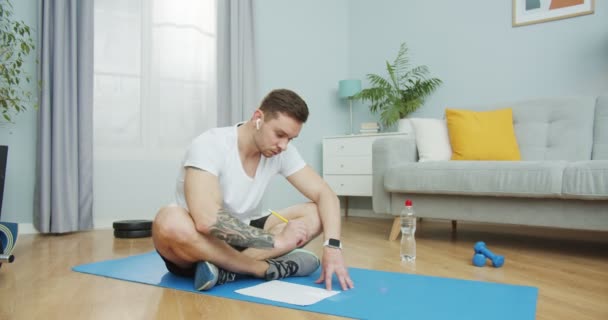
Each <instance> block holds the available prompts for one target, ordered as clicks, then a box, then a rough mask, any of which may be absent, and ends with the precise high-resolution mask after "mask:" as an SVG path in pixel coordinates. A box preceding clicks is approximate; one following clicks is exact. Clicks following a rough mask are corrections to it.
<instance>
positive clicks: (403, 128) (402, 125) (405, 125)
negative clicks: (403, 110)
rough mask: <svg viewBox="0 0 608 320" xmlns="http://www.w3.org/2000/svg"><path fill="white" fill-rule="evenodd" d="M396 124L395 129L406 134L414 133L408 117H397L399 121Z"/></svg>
mask: <svg viewBox="0 0 608 320" xmlns="http://www.w3.org/2000/svg"><path fill="white" fill-rule="evenodd" d="M397 124H398V127H397V131H399V132H403V133H407V134H413V133H414V127H412V123H411V122H410V119H408V118H403V119H399V122H398V123H397Z"/></svg>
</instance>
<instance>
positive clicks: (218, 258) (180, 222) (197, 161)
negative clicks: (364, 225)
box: [153, 89, 353, 290]
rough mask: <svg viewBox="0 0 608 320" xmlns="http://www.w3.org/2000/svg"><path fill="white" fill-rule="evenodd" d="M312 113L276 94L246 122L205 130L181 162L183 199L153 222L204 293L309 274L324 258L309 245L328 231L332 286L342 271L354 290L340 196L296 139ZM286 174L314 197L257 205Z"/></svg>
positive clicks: (159, 244)
mask: <svg viewBox="0 0 608 320" xmlns="http://www.w3.org/2000/svg"><path fill="white" fill-rule="evenodd" d="M307 118H308V107H307V106H306V103H305V102H304V100H302V98H300V97H299V96H298V95H297V94H296V93H294V92H293V91H290V90H286V89H280V90H274V91H272V92H270V93H269V94H268V95H267V96H266V97H265V98H264V100H263V101H262V103H261V105H260V107H259V109H256V110H255V112H254V113H253V115H252V117H251V119H250V120H249V121H248V122H243V123H239V124H237V125H236V126H232V127H224V128H215V129H211V130H208V131H206V132H204V133H203V134H201V135H200V136H198V137H197V138H196V139H195V140H194V141H193V143H192V145H191V146H190V148H189V150H188V152H187V153H186V155H185V157H184V160H183V162H182V166H181V170H180V173H179V176H178V178H177V190H176V194H175V203H174V204H171V205H169V206H167V207H164V208H162V209H160V211H159V212H158V214H157V215H156V218H155V220H154V223H153V240H154V246H155V247H156V250H157V251H158V252H159V254H160V255H161V257H162V258H163V260H164V261H165V263H166V265H167V269H168V270H169V271H170V272H172V273H174V274H177V275H181V276H189V277H194V285H195V288H196V289H197V290H209V289H211V288H212V287H213V286H215V285H219V284H223V283H225V282H228V281H234V280H235V279H237V278H239V277H240V276H243V275H246V276H253V277H257V278H262V279H266V280H274V279H281V278H285V277H289V276H307V275H310V274H311V273H313V272H314V271H315V270H316V269H317V268H318V267H319V264H320V263H319V259H318V258H317V257H316V256H315V255H314V254H313V253H312V252H309V251H306V250H303V249H297V248H299V247H302V246H304V245H305V244H306V243H308V242H309V241H310V240H312V239H313V238H315V237H316V236H318V235H319V234H320V233H321V231H323V233H324V238H325V247H324V249H323V259H322V261H323V263H322V272H321V276H320V277H319V278H318V279H317V281H316V283H322V282H325V286H326V288H327V289H328V290H331V282H332V277H333V274H334V273H335V274H336V276H337V278H338V280H339V282H340V285H341V287H342V289H343V290H348V289H350V288H353V281H352V280H351V279H350V276H349V274H348V270H347V268H346V266H345V264H344V260H343V257H342V251H341V244H340V229H341V226H340V203H339V200H338V198H337V196H336V194H335V193H334V192H333V191H332V190H331V188H330V187H329V186H328V185H327V183H325V181H323V179H322V178H321V177H320V176H319V175H318V174H317V173H316V172H315V171H314V170H313V169H312V168H310V167H309V166H307V165H306V164H305V163H304V161H303V160H302V158H301V156H300V154H299V153H298V151H297V150H296V148H295V147H294V146H292V145H289V148H288V144H289V142H290V141H291V140H292V139H294V138H295V137H297V136H298V135H299V133H300V130H301V129H302V125H303V123H304V122H306V120H307ZM276 174H281V175H283V176H284V177H286V178H287V180H288V181H289V182H290V183H291V184H292V185H293V186H294V187H295V188H296V189H297V190H298V191H300V192H301V193H302V194H303V195H304V196H306V197H307V198H308V199H310V200H311V201H312V202H309V203H304V204H297V205H294V206H291V207H289V208H286V209H283V210H277V211H278V213H279V214H280V215H281V216H282V217H285V218H286V219H287V220H288V221H289V222H287V223H286V222H284V221H282V220H281V219H280V218H278V217H277V216H275V215H269V212H267V211H264V210H261V209H260V208H259V204H260V200H261V199H262V196H263V194H264V191H265V189H266V187H267V185H268V183H269V182H270V180H271V178H272V177H273V176H274V175H276Z"/></svg>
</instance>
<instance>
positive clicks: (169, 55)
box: [94, 0, 217, 220]
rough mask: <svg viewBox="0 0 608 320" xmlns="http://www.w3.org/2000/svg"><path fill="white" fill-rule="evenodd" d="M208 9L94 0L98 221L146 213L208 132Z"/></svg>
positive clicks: (212, 91)
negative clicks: (192, 145)
mask: <svg viewBox="0 0 608 320" xmlns="http://www.w3.org/2000/svg"><path fill="white" fill-rule="evenodd" d="M216 6H217V3H216V0H95V35H94V41H95V66H94V69H95V70H94V71H95V79H94V86H95V88H94V118H95V119H94V127H95V136H94V137H95V149H94V150H95V164H96V166H95V168H96V169H95V170H96V174H95V177H96V183H95V187H96V188H95V194H96V208H95V213H96V216H97V217H99V216H102V217H103V216H104V215H105V217H106V218H107V219H111V218H116V217H119V216H120V217H123V216H124V214H123V213H120V214H119V213H116V211H117V210H120V211H121V212H124V211H128V212H129V213H128V214H129V215H136V214H138V213H139V214H140V216H141V214H145V215H146V216H149V215H152V214H154V212H149V211H151V210H152V211H155V210H156V209H157V207H158V205H160V204H166V201H168V199H169V198H168V196H170V195H171V190H172V189H173V187H174V185H173V181H174V180H173V179H174V178H175V174H176V173H177V165H178V163H179V159H180V158H181V157H182V155H183V153H184V151H185V149H186V147H187V146H188V144H189V143H190V141H191V140H192V138H194V137H195V136H197V135H198V134H200V133H201V132H203V131H204V130H206V129H208V128H211V127H215V126H216V124H217V104H216V100H217V98H216V96H217V94H216V91H217V90H216V86H217V85H216V83H217V80H216V78H217V77H216V60H217V55H216V52H217V39H216V33H217V32H216V29H217V27H216V25H217V9H216ZM134 180H135V181H134ZM142 188H143V189H142ZM121 189H122V190H121ZM159 198H160V199H159ZM137 199H142V200H145V199H149V200H151V201H149V202H154V201H157V202H159V203H148V204H147V205H144V206H143V207H142V206H141V205H135V204H133V200H137ZM108 202H110V203H111V204H109V203H108ZM102 220H103V218H102Z"/></svg>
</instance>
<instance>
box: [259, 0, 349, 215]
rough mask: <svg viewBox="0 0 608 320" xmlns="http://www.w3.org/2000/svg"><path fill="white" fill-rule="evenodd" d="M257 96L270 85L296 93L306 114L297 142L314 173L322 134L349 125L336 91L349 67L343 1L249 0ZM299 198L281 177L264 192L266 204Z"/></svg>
mask: <svg viewBox="0 0 608 320" xmlns="http://www.w3.org/2000/svg"><path fill="white" fill-rule="evenodd" d="M254 4H255V6H254V13H255V25H254V36H255V41H256V42H255V45H256V54H257V57H256V60H257V72H258V79H259V83H258V89H259V94H258V95H259V96H260V97H263V96H264V95H265V94H266V93H267V92H268V91H270V90H272V89H275V88H289V89H292V90H294V91H296V92H298V93H299V94H300V95H301V96H302V98H304V100H305V101H306V103H307V104H308V107H309V109H310V116H309V118H308V121H307V123H306V124H305V125H304V128H303V130H302V132H301V133H300V136H299V137H298V138H297V139H296V140H295V141H294V142H292V143H294V144H295V145H296V147H297V148H298V150H299V151H300V153H301V154H302V156H303V158H304V160H305V161H306V162H307V163H308V164H310V165H311V166H312V167H313V168H314V169H316V170H317V171H318V172H319V173H320V170H321V138H322V137H323V136H327V135H335V134H339V133H346V131H347V130H350V128H349V126H350V124H349V122H348V121H349V120H348V117H349V115H348V114H349V113H348V107H347V105H346V104H345V103H344V101H340V99H339V98H338V95H337V88H338V81H339V80H340V79H345V78H347V77H349V76H350V73H349V70H348V65H349V62H348V59H349V52H348V47H349V43H348V40H349V37H348V24H349V23H348V19H349V16H348V1H347V0H340V1H324V0H310V1H309V0H307V1H293V0H289V1H284V0H264V1H254ZM303 200H304V198H303V197H301V196H300V195H299V194H298V193H297V192H296V191H295V189H293V188H292V187H291V186H290V185H289V184H288V183H287V182H286V181H285V179H283V178H276V179H275V180H274V181H273V183H272V184H271V186H270V188H269V189H268V191H267V196H266V198H265V204H266V206H267V207H270V208H282V207H286V206H289V205H292V204H294V203H296V202H302V201H303Z"/></svg>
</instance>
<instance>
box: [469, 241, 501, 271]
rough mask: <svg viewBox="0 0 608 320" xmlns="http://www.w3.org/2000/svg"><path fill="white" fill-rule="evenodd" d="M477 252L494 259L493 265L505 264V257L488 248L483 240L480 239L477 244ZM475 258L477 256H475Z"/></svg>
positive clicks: (497, 266)
mask: <svg viewBox="0 0 608 320" xmlns="http://www.w3.org/2000/svg"><path fill="white" fill-rule="evenodd" d="M474 249H475V253H479V254H482V255H484V256H485V257H486V258H488V259H490V260H491V261H492V265H493V266H494V267H496V268H500V267H502V265H503V264H505V257H503V256H500V255H497V254H494V253H493V252H492V251H490V249H488V248H486V244H485V243H484V242H483V241H479V242H477V243H476V244H475V247H474ZM473 259H475V257H473Z"/></svg>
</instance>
